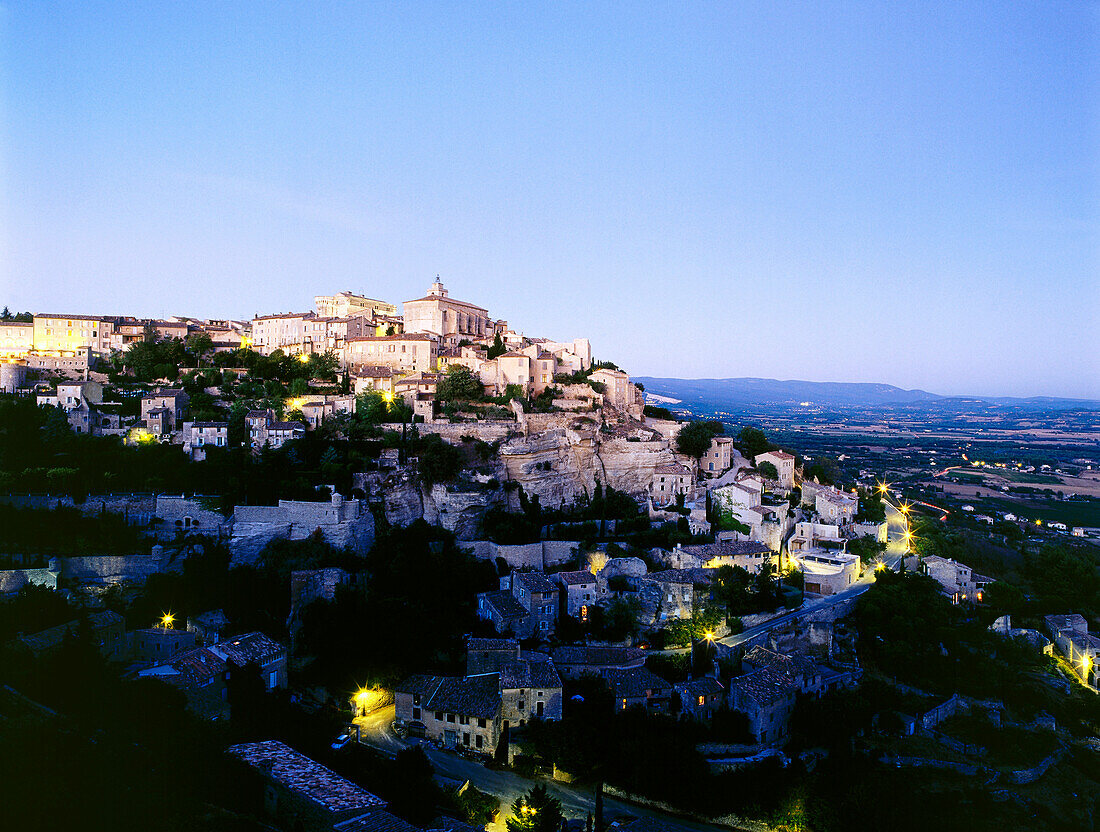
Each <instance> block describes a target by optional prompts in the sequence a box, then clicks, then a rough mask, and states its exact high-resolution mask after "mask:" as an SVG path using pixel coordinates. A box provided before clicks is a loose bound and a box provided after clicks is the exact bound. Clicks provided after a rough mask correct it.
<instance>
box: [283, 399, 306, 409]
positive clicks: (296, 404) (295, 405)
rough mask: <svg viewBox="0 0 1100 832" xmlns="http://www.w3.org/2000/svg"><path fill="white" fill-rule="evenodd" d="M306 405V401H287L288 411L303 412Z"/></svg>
mask: <svg viewBox="0 0 1100 832" xmlns="http://www.w3.org/2000/svg"><path fill="white" fill-rule="evenodd" d="M305 403H306V400H305V399H287V402H286V407H287V410H301V409H302V405H304V404H305Z"/></svg>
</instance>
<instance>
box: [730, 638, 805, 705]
mask: <svg viewBox="0 0 1100 832" xmlns="http://www.w3.org/2000/svg"><path fill="white" fill-rule="evenodd" d="M742 661H743V662H744V663H745V664H748V665H750V666H754V667H755V669H753V670H750V671H749V672H747V673H745V674H743V675H741V676H738V677H737V678H736V679H732V680H731V681H730V689H731V690H736V691H738V692H739V693H741V694H742V695H747V696H748V697H749V698H751V699H752V700H753V701H755V702H756V703H757V704H759V705H767V704H769V703H771V702H774V701H775V700H777V699H781V698H783V697H784V696H789V695H791V694H794V693H797V692H798V691H800V690H801V689H802V687H803V682H802V681H800V680H802V679H806V678H808V677H811V676H815V675H817V673H818V672H819V670H818V667H817V665H816V664H815V663H814V662H813V661H812V660H810V659H806V658H803V657H802V656H785V655H783V654H782V653H776V652H775V651H774V650H768V649H767V648H766V647H754V648H753V649H752V650H750V651H749V652H748V653H746V654H745V657H744V659H743V660H742Z"/></svg>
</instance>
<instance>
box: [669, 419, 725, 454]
mask: <svg viewBox="0 0 1100 832" xmlns="http://www.w3.org/2000/svg"><path fill="white" fill-rule="evenodd" d="M721 433H722V423H721V422H688V423H687V424H686V425H684V426H683V427H682V428H680V432H679V433H678V434H676V450H678V451H679V452H680V453H682V454H684V455H685V456H690V457H694V458H695V459H699V458H700V457H701V456H702V455H703V454H705V453H706V452H707V449H708V448H709V447H710V443H711V440H712V439H714V437H715V436H717V435H719V434H721Z"/></svg>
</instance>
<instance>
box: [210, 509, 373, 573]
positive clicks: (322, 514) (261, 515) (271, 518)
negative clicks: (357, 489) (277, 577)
mask: <svg viewBox="0 0 1100 832" xmlns="http://www.w3.org/2000/svg"><path fill="white" fill-rule="evenodd" d="M318 530H320V532H321V534H322V535H324V538H325V540H327V541H328V542H329V543H330V544H331V545H333V546H335V547H337V548H345V547H346V548H350V549H353V550H355V551H359V552H365V551H366V550H367V549H369V548H370V547H371V545H373V543H374V517H373V515H372V514H371V513H370V511H369V510H367V508H366V506H365V505H362V506H361V504H360V502H359V501H358V500H344V499H343V498H342V497H340V495H339V494H337V495H334V496H333V498H332V500H331V501H329V502H323V503H320V502H319V503H313V502H307V501H299V500H280V501H279V505H277V506H237V507H236V508H235V509H234V511H233V538H232V540H231V541H230V544H229V548H230V551H231V552H232V555H233V559H232V564H233V565H234V566H239V565H242V564H247V565H251V564H254V563H256V561H257V560H258V559H259V555H260V552H261V551H262V550H263V548H264V546H266V545H267V544H268V543H270V542H271V541H272V540H274V539H276V538H286V539H289V540H304V539H306V538H307V537H309V536H310V535H311V534H313V533H314V532H315V531H318Z"/></svg>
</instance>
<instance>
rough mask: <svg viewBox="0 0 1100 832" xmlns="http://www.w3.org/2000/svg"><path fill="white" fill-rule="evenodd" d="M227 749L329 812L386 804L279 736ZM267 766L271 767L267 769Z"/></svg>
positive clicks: (229, 752)
mask: <svg viewBox="0 0 1100 832" xmlns="http://www.w3.org/2000/svg"><path fill="white" fill-rule="evenodd" d="M226 753H228V754H231V755H233V756H234V757H237V758H239V759H241V760H243V761H244V762H245V763H247V764H248V765H250V766H252V768H255V769H259V770H260V771H263V772H264V773H265V774H266V775H267V776H268V777H270V778H271V779H272V780H274V781H275V782H277V783H279V784H281V785H283V786H285V787H286V788H288V789H290V790H291V791H293V792H295V793H297V794H299V795H301V796H302V797H304V798H306V799H307V800H309V801H311V802H313V803H315V804H317V805H319V806H320V807H321V808H323V809H325V810H327V811H329V812H348V811H354V810H357V809H359V810H370V809H379V808H381V807H383V806H385V805H386V801H384V800H382V798H380V797H378V796H376V795H373V794H371V793H370V792H368V791H367V790H366V789H362V788H360V787H359V786H357V785H355V784H354V783H352V782H351V781H350V780H345V779H344V778H343V777H341V776H340V775H339V774H337V773H336V772H334V771H331V770H330V769H327V768H325V767H324V766H323V765H321V764H320V763H317V762H315V761H313V760H311V759H310V758H309V757H306V756H305V755H304V754H299V753H298V752H297V751H295V750H294V749H293V748H291V747H289V746H287V745H284V744H283V743H281V742H279V741H278V740H265V741H264V742H249V743H242V744H240V745H231V746H230V747H229V748H227V749H226ZM266 766H270V769H269V770H267V771H264V769H265V767H266Z"/></svg>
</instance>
